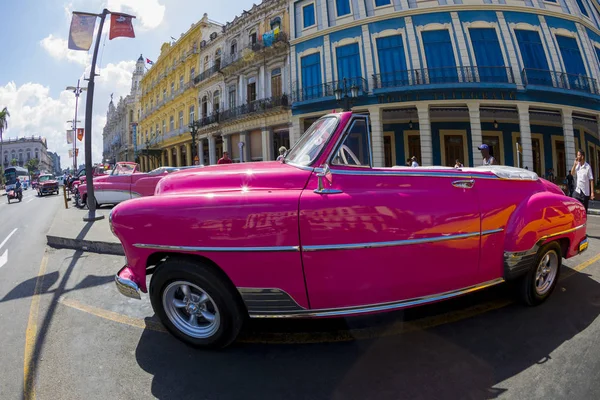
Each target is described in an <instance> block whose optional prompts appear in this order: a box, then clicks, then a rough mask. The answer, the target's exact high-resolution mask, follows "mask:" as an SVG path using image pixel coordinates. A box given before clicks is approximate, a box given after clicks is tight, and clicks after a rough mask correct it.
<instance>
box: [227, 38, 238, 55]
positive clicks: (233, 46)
mask: <svg viewBox="0 0 600 400" xmlns="http://www.w3.org/2000/svg"><path fill="white" fill-rule="evenodd" d="M235 53H237V42H236V41H235V40H232V41H231V48H230V53H229V54H231V55H234V54H235Z"/></svg>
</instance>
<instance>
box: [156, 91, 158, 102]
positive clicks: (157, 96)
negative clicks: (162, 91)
mask: <svg viewBox="0 0 600 400" xmlns="http://www.w3.org/2000/svg"><path fill="white" fill-rule="evenodd" d="M156 105H158V93H156Z"/></svg>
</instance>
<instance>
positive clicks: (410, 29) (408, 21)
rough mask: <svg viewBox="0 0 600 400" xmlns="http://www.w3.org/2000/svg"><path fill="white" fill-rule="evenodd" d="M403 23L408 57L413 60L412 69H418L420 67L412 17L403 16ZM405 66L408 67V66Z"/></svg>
mask: <svg viewBox="0 0 600 400" xmlns="http://www.w3.org/2000/svg"><path fill="white" fill-rule="evenodd" d="M404 24H405V26H406V39H407V40H406V43H410V58H411V60H412V62H413V64H412V67H413V69H419V68H421V64H420V62H419V46H417V45H416V44H415V43H417V39H416V37H415V28H414V26H413V23H412V17H406V18H404ZM407 67H408V68H410V66H407Z"/></svg>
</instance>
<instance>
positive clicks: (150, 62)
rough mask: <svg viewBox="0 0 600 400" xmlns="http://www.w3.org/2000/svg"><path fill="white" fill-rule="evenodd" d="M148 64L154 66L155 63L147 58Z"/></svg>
mask: <svg viewBox="0 0 600 400" xmlns="http://www.w3.org/2000/svg"><path fill="white" fill-rule="evenodd" d="M146 64H150V65H154V61H152V60H150V59H149V58H146Z"/></svg>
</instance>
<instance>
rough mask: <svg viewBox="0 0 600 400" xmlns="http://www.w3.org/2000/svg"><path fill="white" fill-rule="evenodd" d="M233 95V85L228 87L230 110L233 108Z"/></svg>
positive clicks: (234, 92)
mask: <svg viewBox="0 0 600 400" xmlns="http://www.w3.org/2000/svg"><path fill="white" fill-rule="evenodd" d="M235 95H236V91H235V86H230V87H229V109H230V110H231V109H234V108H235Z"/></svg>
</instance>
